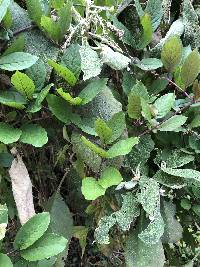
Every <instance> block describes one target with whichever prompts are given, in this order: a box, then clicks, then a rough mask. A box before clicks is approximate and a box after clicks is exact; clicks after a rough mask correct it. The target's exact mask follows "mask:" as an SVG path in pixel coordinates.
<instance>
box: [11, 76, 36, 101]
mask: <svg viewBox="0 0 200 267" xmlns="http://www.w3.org/2000/svg"><path fill="white" fill-rule="evenodd" d="M11 82H12V84H13V85H14V87H15V89H16V90H17V91H18V92H19V93H21V94H22V95H23V96H25V97H26V98H28V99H32V98H33V93H34V91H35V85H34V83H33V81H32V80H31V79H30V78H29V77H28V76H27V75H26V74H24V73H22V72H19V71H16V72H15V74H13V75H12V77H11Z"/></svg>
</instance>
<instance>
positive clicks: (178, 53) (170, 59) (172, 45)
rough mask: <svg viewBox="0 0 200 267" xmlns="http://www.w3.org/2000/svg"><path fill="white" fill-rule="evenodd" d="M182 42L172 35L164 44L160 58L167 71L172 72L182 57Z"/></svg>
mask: <svg viewBox="0 0 200 267" xmlns="http://www.w3.org/2000/svg"><path fill="white" fill-rule="evenodd" d="M182 49H183V46H182V42H181V40H180V38H179V37H177V36H173V37H171V38H169V39H168V40H167V41H166V43H165V44H164V46H163V48H162V52H161V60H162V62H163V65H164V67H165V69H166V70H167V71H168V72H171V73H172V72H173V71H174V70H175V68H176V67H177V66H178V65H179V63H180V62H181V58H182Z"/></svg>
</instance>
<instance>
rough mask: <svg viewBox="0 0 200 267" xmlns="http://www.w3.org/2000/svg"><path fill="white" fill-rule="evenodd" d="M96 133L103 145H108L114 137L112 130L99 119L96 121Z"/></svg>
mask: <svg viewBox="0 0 200 267" xmlns="http://www.w3.org/2000/svg"><path fill="white" fill-rule="evenodd" d="M95 131H96V133H97V134H98V136H99V137H100V139H101V142H102V144H107V143H108V142H109V140H110V138H111V136H112V129H111V128H110V127H109V126H108V125H107V123H106V122H105V121H104V120H102V119H100V118H98V119H97V120H96V121H95Z"/></svg>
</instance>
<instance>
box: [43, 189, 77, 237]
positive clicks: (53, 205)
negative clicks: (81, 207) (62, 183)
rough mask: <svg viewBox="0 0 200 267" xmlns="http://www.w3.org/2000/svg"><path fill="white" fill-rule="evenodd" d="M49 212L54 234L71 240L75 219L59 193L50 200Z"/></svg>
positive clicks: (50, 227) (50, 226) (50, 225)
mask: <svg viewBox="0 0 200 267" xmlns="http://www.w3.org/2000/svg"><path fill="white" fill-rule="evenodd" d="M48 211H49V212H50V216H51V221H50V224H49V229H51V231H52V232H53V233H55V234H59V235H62V236H64V237H65V238H66V239H67V240H70V238H71V235H72V227H73V219H72V216H71V213H70V210H69V208H68V206H67V204H66V203H65V201H64V199H63V198H62V197H61V195H60V194H59V193H55V194H54V195H53V196H52V197H51V198H50V199H49V205H48Z"/></svg>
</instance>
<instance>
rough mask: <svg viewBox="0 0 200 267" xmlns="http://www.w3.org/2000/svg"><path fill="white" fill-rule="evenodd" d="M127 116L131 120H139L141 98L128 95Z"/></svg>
mask: <svg viewBox="0 0 200 267" xmlns="http://www.w3.org/2000/svg"><path fill="white" fill-rule="evenodd" d="M127 108H128V115H129V117H130V118H131V119H139V118H140V117H141V112H142V107H141V97H140V96H138V95H136V94H134V92H133V93H132V92H131V93H130V94H129V96H128V106H127Z"/></svg>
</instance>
